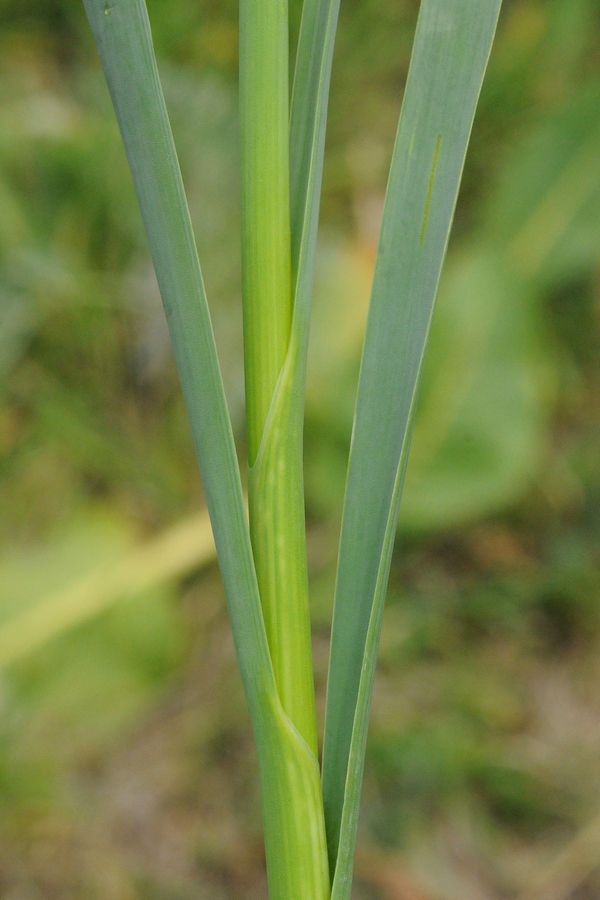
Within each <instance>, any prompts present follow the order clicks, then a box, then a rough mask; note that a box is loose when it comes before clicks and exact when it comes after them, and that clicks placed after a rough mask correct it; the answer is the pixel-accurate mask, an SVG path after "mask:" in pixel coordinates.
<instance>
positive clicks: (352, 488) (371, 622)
mask: <svg viewBox="0 0 600 900" xmlns="http://www.w3.org/2000/svg"><path fill="white" fill-rule="evenodd" d="M500 2H501V0H485V2H481V0H423V3H422V5H421V10H420V13H419V21H418V24H417V32H416V35H415V44H414V50H413V56H412V59H411V65H410V70H409V76H408V82H407V86H406V92H405V96H404V101H403V105H402V112H401V116H400V122H399V126H398V133H397V137H396V144H395V147H394V155H393V159H392V166H391V170H390V179H389V183H388V190H387V194H386V203H385V208H384V216H383V222H382V229H381V235H380V241H379V248H378V253H377V261H376V267H375V275H374V282H373V290H372V295H371V305H370V310H369V319H368V323H367V331H366V335H365V343H364V347H363V356H362V361H361V374H360V378H359V389H358V397H357V405H356V413H355V420H354V428H353V436H352V446H351V451H350V462H349V470H348V480H347V485H346V496H345V502H344V514H343V521H342V535H341V540H340V556H339V562H338V575H337V582H336V599H335V609H334V621H333V627H332V647H331V658H330V669H329V679H328V688H327V709H326V721H325V743H324V750H323V794H324V802H325V818H326V827H327V834H328V847H329V856H330V867H331V870H332V873H333V872H334V871H335V875H334V884H333V893H332V897H333V898H334V900H343V898H346V897H348V896H349V890H350V881H351V868H352V857H353V852H354V843H355V837H356V824H357V813H358V802H359V796H360V783H361V781H362V768H363V762H364V751H365V745H366V730H367V724H368V713H369V706H370V696H371V686H372V681H373V676H374V669H375V663H376V651H377V645H378V640H379V630H380V622H381V614H382V610H383V604H384V599H385V591H386V588H387V580H388V573H389V566H390V561H391V550H392V545H393V536H394V533H395V523H396V518H397V513H398V507H399V502H400V496H401V491H402V483H403V479H404V471H405V467H406V461H407V456H408V448H409V444H410V431H411V421H412V416H413V410H414V403H415V397H416V395H417V391H418V384H419V378H420V371H421V367H422V362H423V358H424V353H425V347H426V343H427V336H428V332H429V326H430V321H431V316H432V312H433V303H434V299H435V294H436V291H437V285H438V281H439V276H440V271H441V266H442V262H443V258H444V255H445V251H446V246H447V241H448V235H449V230H450V224H451V221H452V217H453V213H454V208H455V204H456V198H457V194H458V186H459V182H460V177H461V174H462V168H463V164H464V158H465V154H466V147H467V143H468V138H469V135H470V131H471V127H472V122H473V118H474V113H475V106H476V102H477V98H478V96H479V91H480V88H481V83H482V80H483V74H484V71H485V66H486V64H487V59H488V56H489V52H490V49H491V43H492V39H493V35H494V32H495V27H496V23H497V18H498V14H499V10H500ZM398 298H402V302H398ZM340 853H341V856H340V855H339V854H340Z"/></svg>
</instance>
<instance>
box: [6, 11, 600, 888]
mask: <svg viewBox="0 0 600 900" xmlns="http://www.w3.org/2000/svg"><path fill="white" fill-rule="evenodd" d="M149 10H150V16H151V19H152V22H153V26H154V33H155V39H156V44H157V52H158V53H159V57H160V60H161V65H162V74H163V77H164V84H165V91H166V95H167V103H168V106H169V110H170V112H171V115H172V119H173V126H174V131H175V137H176V141H177V145H178V148H179V151H180V155H181V160H182V168H183V172H184V178H185V182H186V187H187V191H188V196H189V200H190V205H191V209H192V216H193V219H194V225H195V228H196V233H197V236H198V241H199V249H200V256H201V260H202V263H203V268H204V271H205V274H206V280H207V288H208V292H209V297H210V299H211V303H212V309H213V316H214V321H215V328H216V332H217V341H218V345H219V350H220V355H221V360H222V365H223V368H224V373H225V379H226V386H227V391H228V397H229V401H230V406H231V410H232V416H233V419H234V424H235V425H236V426H237V429H238V437H239V446H240V452H241V453H242V454H243V434H242V433H241V429H240V425H241V420H242V416H241V413H242V403H243V385H242V381H241V379H242V365H241V358H240V350H241V311H240V301H239V250H238V230H239V222H238V185H237V179H238V176H237V120H236V88H235V84H236V67H237V22H236V16H237V13H236V8H235V4H234V3H233V2H229V0H227V2H221V3H218V4H217V3H216V2H215V0H199V2H194V3H192V2H191V0H177V2H176V3H175V2H167V0H150V2H149ZM416 12H417V3H416V2H413V0H403V2H398V0H348V2H345V3H343V4H342V12H341V23H340V32H339V38H338V42H337V57H336V62H335V64H334V76H333V78H334V80H333V86H332V100H331V112H330V126H329V132H328V141H329V143H328V154H329V155H328V159H327V162H326V171H325V190H324V202H323V212H322V230H321V246H320V257H319V272H318V283H317V290H316V298H315V318H314V328H313V333H312V350H311V368H310V374H309V393H308V407H307V416H308V420H307V436H306V457H307V491H308V513H309V535H308V538H309V552H310V561H311V570H312V576H313V579H312V602H313V612H314V622H315V634H314V644H315V663H316V678H317V687H318V696H319V703H320V705H321V707H322V704H323V680H324V675H325V670H326V654H327V641H328V621H329V615H330V608H331V598H332V590H333V559H334V554H335V550H336V541H337V528H338V522H339V517H340V503H341V496H342V490H343V482H344V477H345V462H346V455H347V450H348V443H349V435H350V428H351V416H352V408H353V398H354V390H355V384H356V378H357V371H358V358H359V351H360V341H361V334H362V325H363V322H364V317H365V313H366V303H367V299H368V289H369V280H370V273H371V267H372V263H373V259H374V252H375V242H376V235H377V226H378V220H379V215H380V209H381V203H382V197H383V191H384V187H385V178H386V170H387V165H388V162H389V157H390V154H391V142H392V140H393V135H394V132H395V127H396V121H397V115H398V110H399V104H400V100H401V96H402V89H403V84H404V79H405V76H406V72H407V67H408V60H409V55H410V47H411V40H412V32H413V28H414V23H415V20H416ZM298 17H299V9H298V3H297V2H296V3H294V4H293V6H292V18H293V21H294V22H295V23H296V26H297V22H298ZM599 25H600V10H599V9H598V5H597V3H596V2H595V0H513V2H510V0H505V8H504V11H503V14H502V17H501V23H500V29H499V34H498V38H497V42H496V45H495V48H494V52H493V55H492V60H491V65H490V69H489V73H488V77H487V80H486V82H485V85H484V92H483V95H482V100H481V104H480V107H479V112H478V115H477V119H476V126H475V132H474V137H473V141H472V144H471V149H470V153H469V157H468V163H467V170H466V173H465V180H464V183H463V189H462V193H461V199H460V202H459V208H458V212H457V220H456V225H455V230H454V235H453V241H452V245H451V249H450V253H449V258H448V262H447V266H446V271H445V276H444V281H443V285H442V290H441V294H440V298H439V305H438V311H437V315H436V322H435V326H434V333H433V335H432V339H431V345H430V353H429V360H428V365H427V370H426V373H425V379H424V385H423V391H422V397H421V402H420V408H419V416H418V421H417V425H416V431H415V437H414V441H413V451H412V458H411V463H410V468H409V477H408V483H407V490H406V494H405V501H404V506H403V512H402V514H401V522H400V527H399V541H398V547H397V554H396V559H395V563H394V566H393V573H392V582H391V589H390V601H389V606H388V609H387V613H386V622H385V625H384V635H383V643H382V651H381V663H380V668H379V673H378V678H377V681H376V688H375V698H374V709H373V730H372V738H371V742H370V746H369V752H368V766H367V774H366V783H365V804H364V816H363V821H362V852H361V855H360V858H359V875H360V878H359V882H358V884H357V888H356V896H357V898H359V897H361V898H368V897H384V898H390V900H391V898H396V900H414V898H427V900H436V898H440V900H446V898H448V900H453V898H457V900H458V898H461V900H470V898H473V900H478V898H504V897H517V896H523V895H524V892H527V891H533V890H534V885H535V884H536V883H537V882H539V884H540V887H539V889H536V890H537V891H538V892H537V893H529V894H528V895H527V896H528V897H531V898H533V897H534V896H535V897H539V898H542V897H545V898H548V900H550V898H553V900H554V898H559V900H567V898H569V897H573V898H574V897H578V898H580V900H583V898H588V897H589V898H594V897H597V896H598V893H599V892H600V881H599V880H598V875H597V874H595V871H596V869H597V867H598V865H599V864H600V853H598V852H597V845H598V843H597V841H592V842H591V844H592V845H594V847H595V848H596V849H595V851H594V850H590V849H589V847H588V849H587V850H586V849H585V848H586V847H587V846H588V845H587V844H586V843H585V841H586V835H589V834H590V833H593V828H594V827H596V830H598V828H599V826H598V825H597V824H596V825H595V826H594V823H595V822H596V821H597V817H598V816H600V768H599V767H598V744H599V741H600V726H599V724H598V723H599V722H600V719H599V716H598V714H599V712H600V693H599V689H598V684H599V683H600V681H599V679H598V674H599V670H600V614H599V611H598V596H599V588H600V557H599V552H598V546H599V538H600V464H599V462H598V459H599V457H598V450H597V448H598V438H599V437H600V367H599V364H598V358H599V354H598V349H599V338H600V328H599V325H600V294H599V285H600V282H599V280H598V271H599V262H600V168H599V167H598V164H597V160H598V158H600V57H599V55H598V49H597V41H596V40H595V35H596V34H597V29H598V26H599ZM0 44H1V46H0V86H1V90H0V371H1V374H2V377H1V379H0V492H1V493H0V496H1V501H0V540H1V545H2V550H1V554H0V666H2V671H1V674H0V704H1V707H2V717H1V720H0V790H1V792H2V797H3V803H2V804H1V805H0V893H1V894H2V896H3V897H6V898H10V900H17V898H18V900H21V898H27V900H30V898H44V900H45V898H55V897H56V898H61V900H62V898H70V897H78V898H80V897H90V898H95V897H98V898H102V900H113V898H114V900H129V898H144V900H146V898H163V897H164V898H167V897H168V898H170V900H172V898H182V900H184V898H188V897H190V898H191V897H195V898H198V897H203V896H206V897H211V898H212V900H218V898H224V900H225V898H229V897H231V898H233V897H236V898H239V897H241V896H244V897H249V898H250V897H253V896H256V897H259V896H264V893H265V882H264V874H263V859H262V856H261V853H262V851H261V840H260V824H259V817H258V799H257V793H256V791H257V788H256V779H255V768H254V767H255V761H254V756H253V750H252V742H251V736H250V733H249V726H248V722H247V717H246V713H245V710H244V706H243V700H242V697H241V691H240V687H239V682H238V676H237V673H236V669H235V662H234V657H233V650H232V646H231V642H230V637H229V631H228V624H227V621H226V616H225V612H224V607H223V601H222V595H221V588H220V583H219V578H218V573H217V571H216V568H215V566H214V564H212V565H208V566H207V565H205V561H206V558H207V557H209V556H210V545H209V544H207V540H206V537H205V536H204V537H202V534H203V532H202V533H201V530H200V531H197V532H194V531H193V527H196V526H195V525H194V524H193V523H194V522H195V521H196V520H195V519H192V518H190V520H189V522H188V524H187V525H186V527H188V528H192V532H190V533H192V534H193V535H197V544H196V546H197V548H198V549H197V552H196V553H194V552H193V551H192V552H191V554H190V555H189V556H188V557H187V558H186V560H183V561H182V560H181V559H179V558H176V557H177V553H176V551H174V550H173V549H172V548H171V550H169V546H170V545H169V544H168V536H169V534H170V531H169V529H171V528H173V527H178V526H179V523H180V521H184V520H185V521H187V519H186V517H188V516H189V517H193V516H194V515H195V514H196V511H197V510H198V508H199V507H201V505H202V490H201V485H200V482H199V476H198V474H197V470H196V463H195V460H194V457H193V451H192V449H191V442H190V439H189V434H188V429H187V424H186V418H185V412H184V409H183V403H182V400H181V397H180V393H179V388H178V384H177V380H176V375H175V372H174V366H173V363H172V360H171V356H170V350H169V345H168V336H167V334H166V328H165V326H164V324H163V319H162V310H161V306H160V301H159V297H158V292H157V288H156V285H155V281H154V276H153V274H152V270H151V267H150V263H149V260H148V255H147V251H146V246H145V241H144V237H143V233H142V228H141V222H140V219H139V214H138V212H137V208H136V205H135V202H134V197H133V189H132V187H131V185H130V179H129V174H128V172H127V168H126V164H125V159H124V154H123V151H122V149H121V145H120V140H119V137H118V134H117V129H116V125H115V123H114V121H113V114H112V111H111V108H110V103H109V100H108V96H107V92H106V90H105V87H104V84H103V80H102V77H101V74H100V72H99V67H98V63H97V60H96V57H95V53H94V50H93V46H92V42H91V38H90V35H89V33H88V26H87V23H86V22H85V19H84V14H83V7H82V6H81V5H80V4H79V3H78V2H76V0H53V2H49V3H46V4H41V3H38V2H36V0H29V2H23V3H16V2H13V0H4V2H3V15H2V19H1V22H0ZM184 524H185V522H184ZM163 535H166V537H165V538H164V540H165V541H166V543H164V544H163V545H161V546H162V547H163V550H162V552H163V557H161V558H164V559H165V560H166V561H165V564H164V567H163V569H162V570H160V571H159V572H158V574H154V575H152V573H150V574H149V577H148V578H146V583H145V587H144V589H143V590H141V591H140V590H135V589H134V587H132V585H133V583H134V582H135V578H134V579H133V581H132V579H131V578H130V579H129V581H127V577H125V576H123V574H122V573H123V572H124V571H126V570H127V565H128V563H127V560H130V559H133V560H134V562H135V560H136V559H137V557H135V556H134V557H131V554H133V553H135V552H136V550H135V548H136V547H137V546H138V545H140V544H141V545H142V547H143V546H145V544H146V542H151V541H156V540H161V539H162V536H163ZM195 540H196V538H194V541H195ZM194 541H192V545H193V544H194ZM175 544H176V542H175ZM156 546H157V545H156V544H152V543H150V545H149V547H150V555H149V557H148V558H152V557H153V555H155V554H156V552H157V551H156ZM165 548H166V549H165ZM207 548H208V549H207ZM131 565H133V563H132V564H131ZM157 569H160V566H158V567H157ZM115 572H116V573H117V575H115ZM119 572H120V573H121V574H120V575H119V574H118V573H119ZM148 572H150V569H148ZM90 573H91V574H90ZM90 577H91V578H95V579H96V581H95V582H94V583H95V585H96V586H95V588H93V590H92V595H93V596H95V597H96V598H98V597H100V601H98V602H97V603H96V606H94V604H93V603H90V601H89V597H90V587H89V583H88V582H86V579H89V578H90ZM119 579H120V580H119ZM86 584H87V588H86ZM86 590H87V593H86ZM94 590H95V592H96V593H95V594H93V591H94ZM69 591H70V592H71V593H69ZM65 596H66V597H67V600H65ZM38 603H45V609H46V618H45V619H43V620H42V619H39V617H38V621H41V622H42V624H43V623H49V624H46V626H45V627H46V629H47V631H46V632H43V631H42V632H40V636H39V639H38V640H37V644H36V646H35V647H30V648H29V649H27V648H26V647H25V648H24V649H23V650H22V651H19V653H13V655H12V657H11V656H10V654H8V655H7V651H6V649H5V648H6V647H7V646H9V647H10V646H14V643H12V644H11V642H10V641H9V642H8V643H7V641H6V639H5V637H6V634H9V635H10V631H7V629H10V627H11V626H14V623H15V622H16V623H17V626H18V625H19V623H20V622H21V619H20V618H18V617H19V616H25V615H26V613H27V610H28V609H32V610H33V609H37V607H36V604H38ZM61 603H62V604H63V605H62V607H61ZM65 604H66V605H67V606H68V605H69V604H71V605H70V607H69V608H70V609H71V610H73V609H75V608H76V612H75V613H74V614H72V616H71V619H70V620H69V621H70V622H75V623H76V624H74V625H72V626H71V627H66V625H65V624H61V623H64V619H61V615H63V616H64V613H62V614H61V613H60V610H61V609H63V610H64V608H65ZM98 609H100V611H99V612H96V613H95V614H94V610H98ZM57 610H58V612H57ZM67 618H68V617H67ZM23 621H26V619H24V620H23ZM3 640H4V643H3ZM3 653H4V654H5V655H4V656H3ZM590 823H591V824H590ZM586 828H587V829H588V831H586V830H585V829H586ZM590 828H591V829H592V832H590V831H589V829H590ZM582 829H583V830H582ZM573 842H575V843H573ZM577 842H579V843H577ZM589 843H590V842H589V840H588V844H589ZM565 848H566V851H565ZM582 848H583V849H582ZM561 853H563V854H564V856H563V857H561V856H560V854H561ZM561 859H562V862H561ZM582 859H583V862H582ZM565 860H566V862H565ZM553 866H554V867H555V868H552V867H553ZM561 866H562V868H561ZM557 873H558V874H557ZM544 877H547V878H549V881H548V883H547V884H546V886H544V884H543V879H544ZM561 879H562V880H561ZM552 891H554V893H552ZM576 891H578V893H575V892H576ZM561 892H562V893H561Z"/></svg>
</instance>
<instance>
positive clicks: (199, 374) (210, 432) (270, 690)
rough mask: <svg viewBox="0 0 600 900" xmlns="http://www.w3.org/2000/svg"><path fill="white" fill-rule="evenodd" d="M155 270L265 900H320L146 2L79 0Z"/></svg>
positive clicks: (317, 803) (315, 820)
mask: <svg viewBox="0 0 600 900" xmlns="http://www.w3.org/2000/svg"><path fill="white" fill-rule="evenodd" d="M84 3H85V8H86V11H87V15H88V19H89V21H90V25H91V28H92V32H93V35H94V39H95V41H96V45H97V47H98V50H99V53H100V58H101V61H102V66H103V69H104V73H105V76H106V79H107V82H108V86H109V90H110V93H111V97H112V101H113V105H114V107H115V111H116V114H117V120H118V122H119V127H120V129H121V134H122V137H123V142H124V144H125V149H126V152H127V157H128V160H129V165H130V168H131V171H132V175H133V180H134V184H135V188H136V192H137V195H138V200H139V204H140V208H141V211H142V217H143V219H144V225H145V227H146V232H147V235H148V241H149V245H150V251H151V253H152V258H153V261H154V266H155V269H156V274H157V278H158V283H159V287H160V290H161V294H162V298H163V303H164V307H165V312H166V316H167V321H168V324H169V329H170V333H171V339H172V342H173V348H174V352H175V358H176V362H177V367H178V370H179V376H180V380H181V384H182V388H183V392H184V397H185V401H186V406H187V410H188V415H189V419H190V423H191V429H192V435H193V438H194V443H195V446H196V451H197V455H198V460H199V464H200V469H201V473H202V479H203V483H204V489H205V494H206V499H207V505H208V509H209V513H210V516H211V522H212V526H213V531H214V535H215V544H216V547H217V552H218V556H219V562H220V566H221V572H222V577H223V583H224V586H225V593H226V596H227V603H228V607H229V613H230V617H231V623H232V630H233V635H234V641H235V645H236V652H237V656H238V661H239V665H240V670H241V674H242V680H243V683H244V688H245V692H246V697H247V701H248V706H249V709H250V715H251V718H252V724H253V728H254V734H255V738H256V745H257V752H258V764H259V769H260V777H261V789H262V802H263V812H264V824H265V843H266V850H267V865H268V875H269V891H270V897H271V900H289V898H290V896H292V895H293V894H296V895H297V896H299V897H311V898H315V900H326V897H327V896H328V895H329V878H328V873H327V856H326V853H325V833H324V822H323V811H322V798H321V790H320V782H319V770H318V765H317V761H316V757H315V755H314V753H313V752H312V751H311V750H310V749H309V748H308V747H307V745H306V742H305V741H304V740H303V738H302V737H301V736H300V735H299V733H298V731H297V730H296V728H295V727H294V726H293V725H292V723H291V722H290V720H289V718H288V717H287V715H286V714H285V713H284V711H283V709H282V706H281V703H280V700H279V694H278V691H277V688H276V685H275V678H274V673H273V667H272V665H271V659H270V655H269V649H268V645H267V638H266V633H265V628H264V622H263V617H262V611H261V605H260V598H259V593H258V586H257V581H256V573H255V567H254V560H253V556H252V549H251V544H250V536H249V531H248V526H247V522H246V517H245V510H244V503H243V498H242V489H241V483H240V476H239V469H238V464H237V459H236V453H235V446H234V441H233V435H232V432H231V425H230V420H229V415H228V412H227V406H226V402H225V395H224V392H223V385H222V381H221V376H220V371H219V366H218V361H217V354H216V348H215V343H214V338H213V333H212V328H211V323H210V316H209V311H208V305H207V302H206V296H205V292H204V286H203V283H202V276H201V273H200V266H199V263H198V257H197V253H196V246H195V242H194V237H193V234H192V228H191V224H190V218H189V213H188V209H187V203H186V200H185V195H184V191H183V185H182V181H181V173H180V171H179V165H178V162H177V156H176V153H175V148H174V144H173V138H172V135H171V129H170V126H169V121H168V117H167V113H166V109H165V104H164V99H163V95H162V90H161V87H160V82H159V78H158V72H157V67H156V61H155V58H154V51H153V47H152V38H151V33H150V25H149V22H148V16H147V12H146V6H145V3H144V0H84Z"/></svg>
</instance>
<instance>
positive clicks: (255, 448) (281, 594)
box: [240, 0, 317, 755]
mask: <svg viewBox="0 0 600 900" xmlns="http://www.w3.org/2000/svg"><path fill="white" fill-rule="evenodd" d="M288 43H289V37H288V16H287V4H286V3H285V2H282V0H275V2H274V0H241V3H240V114H241V133H242V141H241V143H242V241H243V249H242V262H243V298H244V354H245V372H246V409H247V412H246V420H247V433H248V457H249V464H250V483H249V508H250V533H251V537H252V546H253V552H254V559H255V565H256V572H257V577H258V584H259V590H260V595H261V602H262V607H263V615H264V619H265V628H266V632H267V638H268V642H269V649H270V651H271V658H272V661H273V669H274V672H275V679H276V682H277V687H278V690H279V694H280V698H281V703H282V705H283V708H284V710H285V712H286V713H287V714H288V716H289V717H290V719H291V721H292V723H293V724H294V725H295V727H296V728H297V729H298V731H299V732H300V734H301V735H302V737H303V738H304V740H305V741H306V743H307V744H308V746H309V747H310V749H311V750H312V751H313V752H314V753H315V755H316V752H317V737H316V721H315V703H314V686H313V678H312V656H311V646H310V620H309V613H308V588H307V574H306V542H305V526H304V504H303V499H302V496H303V486H302V484H303V481H302V452H301V446H302V443H301V442H302V426H301V409H299V404H298V403H297V402H296V399H297V398H296V391H295V390H294V387H295V379H294V369H295V365H294V363H295V358H296V354H295V353H294V351H293V343H294V342H293V341H292V318H293V294H292V275H291V239H290V186H289V85H288V65H289V61H288ZM286 361H287V362H286ZM298 412H300V416H299V415H298ZM299 420H300V421H299Z"/></svg>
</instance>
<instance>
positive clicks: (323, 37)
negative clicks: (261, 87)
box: [290, 0, 340, 394]
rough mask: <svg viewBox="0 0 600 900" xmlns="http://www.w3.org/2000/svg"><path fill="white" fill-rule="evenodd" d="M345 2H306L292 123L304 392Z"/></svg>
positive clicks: (294, 259) (297, 307)
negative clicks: (334, 64)
mask: <svg viewBox="0 0 600 900" xmlns="http://www.w3.org/2000/svg"><path fill="white" fill-rule="evenodd" d="M339 7H340V0H304V5H303V7H302V21H301V23H300V35H299V39H298V50H297V55H296V67H295V73H294V85H293V91H292V106H291V120H290V221H291V245H292V273H293V277H294V279H295V282H294V316H295V319H296V320H297V321H296V328H297V335H298V343H299V357H300V365H301V366H302V368H301V370H300V372H299V378H298V381H299V390H300V392H301V393H302V394H303V393H304V379H305V368H306V352H307V345H308V330H309V319H310V305H311V295H312V285H313V277H314V266H315V255H316V245H317V231H318V222H319V203H320V198H321V184H322V180H323V157H324V153H325V131H326V124H327V105H328V100H329V86H330V82H331V65H332V60H333V47H334V42H335V33H336V28H337V20H338V13H339Z"/></svg>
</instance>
